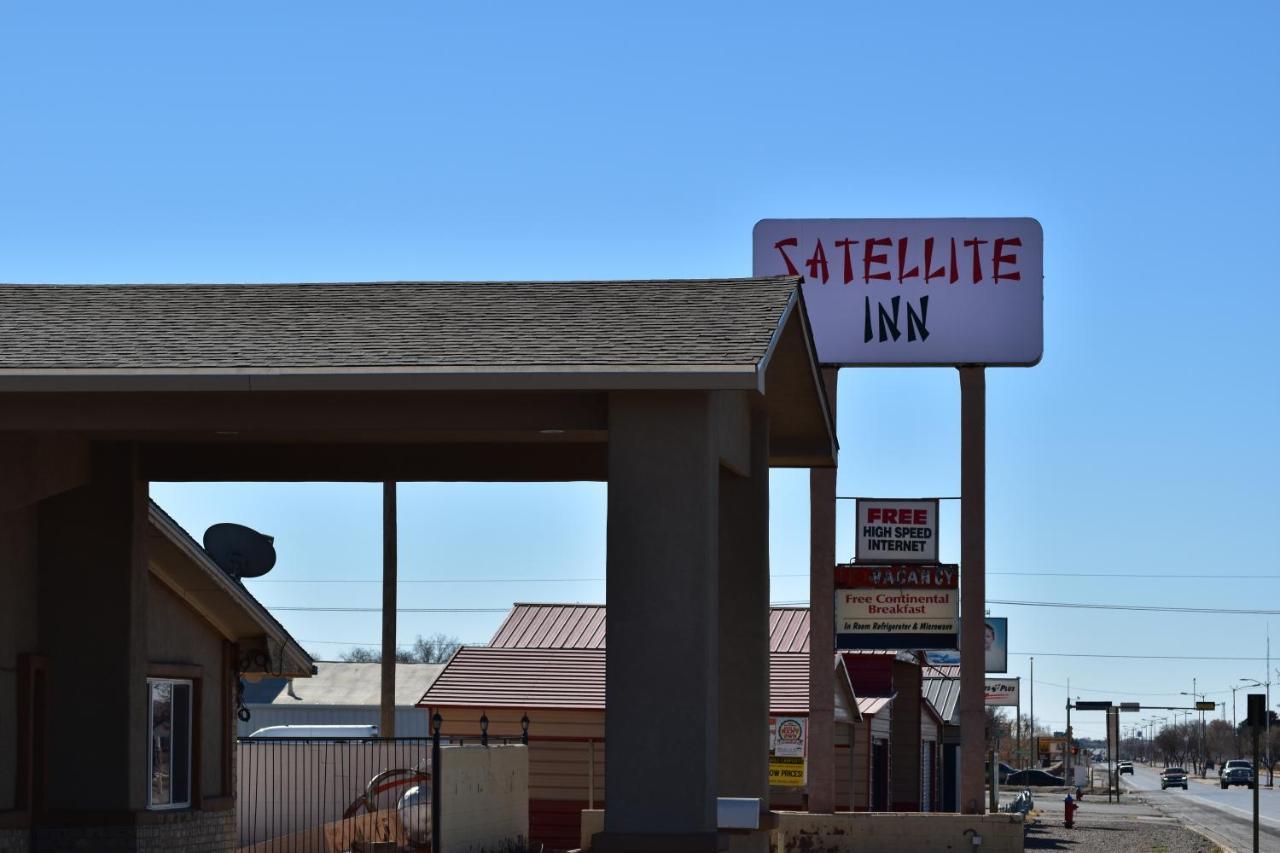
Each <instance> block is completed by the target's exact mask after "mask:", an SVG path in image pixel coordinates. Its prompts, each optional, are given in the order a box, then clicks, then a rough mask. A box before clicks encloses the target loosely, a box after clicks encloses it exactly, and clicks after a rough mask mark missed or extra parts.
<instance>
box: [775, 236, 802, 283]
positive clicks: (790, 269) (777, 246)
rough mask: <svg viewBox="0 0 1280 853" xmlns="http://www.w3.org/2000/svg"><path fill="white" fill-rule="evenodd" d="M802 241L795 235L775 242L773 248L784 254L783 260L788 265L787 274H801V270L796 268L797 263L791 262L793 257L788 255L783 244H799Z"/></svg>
mask: <svg viewBox="0 0 1280 853" xmlns="http://www.w3.org/2000/svg"><path fill="white" fill-rule="evenodd" d="M799 245H800V241H799V240H798V239H797V238H795V237H787V238H786V239H783V240H779V241H778V242H776V243H774V244H773V248H775V249H777V250H778V254H780V255H782V260H783V262H784V263H785V264H786V265H787V275H800V270H798V269H796V265H795V264H793V263H791V258H790V257H788V256H787V250H786V249H784V248H783V246H797V247H798V246H799Z"/></svg>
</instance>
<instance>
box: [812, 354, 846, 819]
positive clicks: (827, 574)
mask: <svg viewBox="0 0 1280 853" xmlns="http://www.w3.org/2000/svg"><path fill="white" fill-rule="evenodd" d="M838 375H839V373H838V370H837V368H834V367H824V368H823V369H822V380H823V382H824V384H825V387H826V392H827V402H828V404H829V405H830V406H831V411H832V412H833V413H834V412H835V410H836V378H837V376H838ZM835 566H836V469H835V468H813V469H811V470H810V471H809V758H808V764H809V767H808V770H809V779H808V788H809V811H811V812H815V813H820V814H831V813H832V812H834V811H835V809H836V768H835V760H836V723H835V713H836V711H835V703H836V699H835V696H836V680H835V667H834V665H833V662H832V657H833V655H834V652H835V645H836V637H835V632H836V616H835V604H836V582H835Z"/></svg>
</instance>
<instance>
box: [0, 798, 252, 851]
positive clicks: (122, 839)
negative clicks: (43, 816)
mask: <svg viewBox="0 0 1280 853" xmlns="http://www.w3.org/2000/svg"><path fill="white" fill-rule="evenodd" d="M235 821H236V813H235V811H233V810H230V809H228V810H226V811H210V812H199V811H173V812H154V813H151V814H148V815H146V820H145V822H143V823H139V824H133V825H123V826H99V827H92V826H76V827H56V828H51V827H41V828H40V829H37V830H35V832H34V835H35V844H34V845H33V849H34V850H37V851H39V853H64V851H65V853H72V851H74V853H88V851H92V853H225V851H229V850H234V849H235V847H236V822H235ZM26 851H27V848H23V847H16V848H14V853H26ZM0 853H9V851H8V850H6V849H5V848H4V847H3V836H0Z"/></svg>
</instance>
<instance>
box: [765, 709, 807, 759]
mask: <svg viewBox="0 0 1280 853" xmlns="http://www.w3.org/2000/svg"><path fill="white" fill-rule="evenodd" d="M807 722H808V719H807V718H806V717H776V718H774V720H773V725H772V726H770V729H771V731H770V734H771V735H772V741H773V754H774V755H777V756H782V757H785V758H803V757H804V754H805V743H806V741H807V740H808V739H807V738H806V737H805V728H806V725H805V724H806V723H807Z"/></svg>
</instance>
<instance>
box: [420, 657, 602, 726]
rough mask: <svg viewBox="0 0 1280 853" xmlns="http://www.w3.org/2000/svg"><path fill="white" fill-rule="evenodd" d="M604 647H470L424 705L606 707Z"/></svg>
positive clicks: (448, 666)
mask: <svg viewBox="0 0 1280 853" xmlns="http://www.w3.org/2000/svg"><path fill="white" fill-rule="evenodd" d="M604 654H605V653H604V649H564V648H559V649H494V648H488V647H486V646H464V647H463V648H461V649H458V651H457V653H456V654H454V656H453V657H452V658H450V660H449V662H448V663H447V664H445V667H444V672H442V673H440V675H439V676H438V677H437V678H436V680H435V682H434V683H433V684H432V685H431V687H429V688H428V689H427V692H426V693H425V694H424V695H423V697H422V698H421V699H420V700H419V701H418V705H419V706H425V705H430V706H434V707H450V706H454V707H457V706H464V707H468V708H576V709H587V710H590V709H599V710H604Z"/></svg>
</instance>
